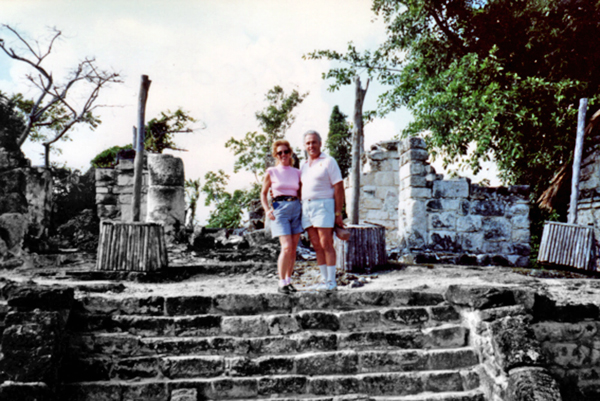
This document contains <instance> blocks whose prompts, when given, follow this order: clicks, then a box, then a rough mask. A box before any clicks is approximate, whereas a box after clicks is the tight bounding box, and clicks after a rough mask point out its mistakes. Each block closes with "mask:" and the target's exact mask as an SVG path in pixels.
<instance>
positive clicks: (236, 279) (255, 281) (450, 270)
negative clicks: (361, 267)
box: [0, 255, 600, 305]
mask: <svg viewBox="0 0 600 401" xmlns="http://www.w3.org/2000/svg"><path fill="white" fill-rule="evenodd" d="M170 258H171V255H170ZM63 259H64V258H63ZM176 263H179V264H180V265H181V264H192V265H193V264H196V265H197V264H201V263H207V261H206V260H194V258H193V257H188V258H187V259H185V260H182V259H181V258H179V260H178V262H176ZM52 264H53V265H54V266H51V265H52ZM94 264H95V262H94V256H93V255H70V256H69V257H68V258H66V259H65V260H62V261H61V260H58V261H56V260H54V261H53V262H52V263H50V262H47V261H46V262H45V261H43V260H40V259H39V258H38V259H37V260H35V261H32V260H31V258H30V259H28V260H27V261H26V263H24V264H23V265H22V266H20V267H17V268H12V269H0V278H4V279H7V280H13V281H25V280H34V281H36V282H38V283H40V284H62V285H68V286H73V287H75V288H76V289H77V290H78V291H85V292H88V291H93V292H104V293H106V294H107V295H111V296H115V297H125V296H135V295H141V294H150V293H151V294H153V295H161V296H170V295H194V294H196V295H207V296H208V295H216V294H221V293H246V294H247V293H256V292H261V293H271V292H276V291H277V277H276V272H275V268H274V267H273V268H272V271H271V268H270V267H268V268H262V269H259V270H254V271H249V272H245V273H238V274H233V273H227V270H226V269H225V270H223V271H222V272H221V273H218V274H197V275H194V276H192V277H190V278H188V279H185V280H183V281H178V282H160V283H139V282H133V281H107V280H104V281H102V280H97V281H89V280H85V281H82V280H77V279H74V278H73V277H70V276H69V275H68V274H67V275H65V274H64V273H65V272H67V271H69V270H71V271H72V270H78V271H85V270H94V268H95V266H94ZM318 276H319V272H318V268H317V266H316V263H315V262H298V263H297V269H296V274H295V275H294V278H293V282H294V285H295V286H296V287H297V288H298V290H300V291H311V288H312V287H313V286H314V285H315V284H316V283H317V282H318V281H319V277H318ZM352 282H361V283H362V284H363V285H362V286H360V287H354V286H351V285H350V284H351V283H352ZM453 284H461V285H491V286H508V287H514V286H520V287H528V288H532V289H535V290H536V291H539V292H542V293H546V294H548V295H550V296H551V297H552V298H553V299H555V300H557V301H558V302H559V303H592V304H597V305H600V280H599V277H598V276H590V275H585V274H581V273H573V272H565V271H562V270H551V269H542V270H534V269H515V268H509V267H498V266H486V267H479V266H457V265H441V264H440V265H402V264H398V263H390V264H389V265H388V266H387V267H386V269H385V270H382V271H378V272H376V273H372V274H363V275H361V274H347V273H346V274H344V273H341V272H338V285H339V287H338V288H339V291H377V290H389V289H413V290H429V291H444V290H445V289H446V288H447V287H448V286H449V285H453ZM354 285H355V286H356V285H360V284H358V283H355V284H354Z"/></svg>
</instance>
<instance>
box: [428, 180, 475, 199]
mask: <svg viewBox="0 0 600 401" xmlns="http://www.w3.org/2000/svg"><path fill="white" fill-rule="evenodd" d="M469 189H470V184H469V181H468V180H467V179H466V178H461V179H456V180H444V181H434V183H433V197H435V198H467V197H468V196H469Z"/></svg>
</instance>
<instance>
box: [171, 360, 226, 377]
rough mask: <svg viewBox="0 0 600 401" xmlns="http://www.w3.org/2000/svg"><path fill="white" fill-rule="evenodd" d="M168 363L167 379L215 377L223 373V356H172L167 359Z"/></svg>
mask: <svg viewBox="0 0 600 401" xmlns="http://www.w3.org/2000/svg"><path fill="white" fill-rule="evenodd" d="M168 362H169V364H168V365H169V369H168V372H167V377H169V378H170V379H184V378H193V377H215V376H220V375H221V374H223V372H225V358H224V357H223V356H215V355H202V356H174V357H169V358H168Z"/></svg>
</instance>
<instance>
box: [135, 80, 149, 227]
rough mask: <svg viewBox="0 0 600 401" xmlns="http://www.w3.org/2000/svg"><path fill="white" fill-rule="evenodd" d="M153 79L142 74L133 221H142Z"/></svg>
mask: <svg viewBox="0 0 600 401" xmlns="http://www.w3.org/2000/svg"><path fill="white" fill-rule="evenodd" d="M151 83H152V81H150V80H149V79H148V75H142V80H141V84H140V96H139V99H138V130H137V138H136V139H137V146H136V147H135V161H134V170H133V204H132V208H133V210H132V216H133V221H140V203H141V198H142V176H143V170H144V139H145V135H144V126H145V124H146V122H145V119H146V101H147V100H148V90H149V89H150V84H151Z"/></svg>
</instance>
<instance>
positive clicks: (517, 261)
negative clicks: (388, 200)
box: [398, 138, 531, 266]
mask: <svg viewBox="0 0 600 401" xmlns="http://www.w3.org/2000/svg"><path fill="white" fill-rule="evenodd" d="M398 150H399V154H400V157H399V182H400V184H399V206H398V210H399V212H398V214H399V216H398V237H399V244H400V250H401V254H402V255H403V256H404V259H405V260H406V261H413V262H414V261H417V262H419V261H423V262H437V261H446V262H454V263H462V264H480V265H488V264H493V265H514V266H526V265H527V264H528V263H529V253H530V251H531V248H530V243H529V242H530V233H529V224H530V223H529V187H527V186H510V187H494V188H490V187H483V186H480V185H476V184H471V182H470V180H469V179H467V178H455V179H450V180H444V179H443V176H442V175H440V174H436V172H435V169H434V168H433V167H432V166H431V165H430V164H429V162H428V161H427V160H428V158H429V153H428V152H427V149H426V146H425V141H424V140H423V139H421V138H409V139H407V140H404V141H402V142H401V143H400V144H399V146H398Z"/></svg>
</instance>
